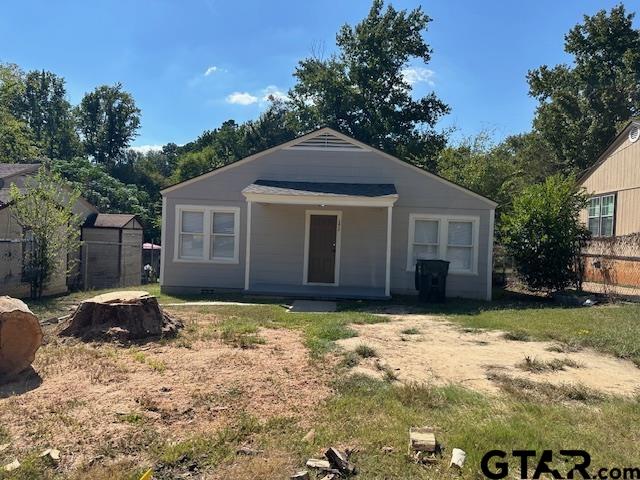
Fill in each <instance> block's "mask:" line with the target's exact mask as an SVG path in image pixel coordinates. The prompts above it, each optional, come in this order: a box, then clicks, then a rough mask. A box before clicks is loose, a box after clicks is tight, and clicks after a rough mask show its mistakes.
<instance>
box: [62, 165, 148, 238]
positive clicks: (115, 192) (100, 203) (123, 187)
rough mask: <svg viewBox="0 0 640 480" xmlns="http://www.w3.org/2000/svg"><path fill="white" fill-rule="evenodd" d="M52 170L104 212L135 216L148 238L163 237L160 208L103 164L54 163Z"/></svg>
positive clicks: (144, 193) (145, 194) (146, 194)
mask: <svg viewBox="0 0 640 480" xmlns="http://www.w3.org/2000/svg"><path fill="white" fill-rule="evenodd" d="M50 167H51V170H52V171H53V172H55V173H58V174H60V175H61V176H62V177H63V178H64V179H66V180H67V181H69V182H70V183H71V185H73V186H74V188H77V189H78V190H80V191H81V192H82V196H83V197H84V198H85V199H87V200H88V201H89V202H90V203H92V204H93V205H95V206H96V207H97V208H98V210H99V211H100V212H102V213H133V214H135V215H137V216H138V217H139V218H140V220H141V221H142V223H143V225H144V227H145V238H146V239H147V240H149V239H152V238H155V239H157V238H159V235H160V231H159V219H158V212H159V205H158V204H157V203H156V204H154V203H153V202H152V201H151V199H150V197H149V194H148V193H147V192H145V191H143V190H142V189H140V188H138V187H137V186H136V185H127V184H125V183H123V182H121V181H119V180H117V179H116V178H114V177H112V176H111V175H110V174H109V173H108V172H107V171H106V169H105V167H104V166H103V165H97V164H95V163H92V162H91V161H89V160H88V159H86V158H73V159H71V160H58V161H56V162H52V163H51V165H50Z"/></svg>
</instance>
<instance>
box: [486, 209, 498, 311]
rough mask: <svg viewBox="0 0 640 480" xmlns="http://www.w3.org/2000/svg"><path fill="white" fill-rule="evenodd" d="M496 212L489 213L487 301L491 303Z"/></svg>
mask: <svg viewBox="0 0 640 480" xmlns="http://www.w3.org/2000/svg"><path fill="white" fill-rule="evenodd" d="M495 218H496V211H495V210H491V212H489V236H488V240H487V243H488V247H487V298H486V299H487V301H491V297H492V291H491V289H492V287H493V229H494V224H495Z"/></svg>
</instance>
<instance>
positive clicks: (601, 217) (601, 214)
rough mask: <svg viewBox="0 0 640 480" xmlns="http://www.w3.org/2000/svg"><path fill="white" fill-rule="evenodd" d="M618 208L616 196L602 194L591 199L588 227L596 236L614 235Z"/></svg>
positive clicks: (588, 208)
mask: <svg viewBox="0 0 640 480" xmlns="http://www.w3.org/2000/svg"><path fill="white" fill-rule="evenodd" d="M615 210H616V196H615V195H613V194H609V195H600V196H597V197H591V198H590V199H589V205H588V207H587V211H588V216H589V220H588V227H589V230H590V231H591V235H593V236H594V237H611V236H613V223H614V222H613V219H614V215H615Z"/></svg>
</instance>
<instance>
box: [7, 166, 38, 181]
mask: <svg viewBox="0 0 640 480" xmlns="http://www.w3.org/2000/svg"><path fill="white" fill-rule="evenodd" d="M40 166H41V165H40V164H39V163H0V178H9V177H14V176H16V175H20V174H24V173H32V172H35V171H36V170H38V169H39V168H40Z"/></svg>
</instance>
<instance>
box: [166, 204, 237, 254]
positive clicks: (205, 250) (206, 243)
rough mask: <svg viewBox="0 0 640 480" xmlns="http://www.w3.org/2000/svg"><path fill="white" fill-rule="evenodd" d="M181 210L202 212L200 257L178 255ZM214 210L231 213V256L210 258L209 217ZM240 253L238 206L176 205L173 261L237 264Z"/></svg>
mask: <svg viewBox="0 0 640 480" xmlns="http://www.w3.org/2000/svg"><path fill="white" fill-rule="evenodd" d="M182 212H202V214H203V221H202V223H203V224H202V236H203V245H202V257H180V232H181V221H182ZM215 212H224V213H233V214H234V216H233V220H234V225H233V231H234V237H235V238H234V242H233V258H215V257H214V258H211V257H210V252H211V242H212V241H213V233H212V232H211V227H212V225H211V218H212V216H213V213H215ZM239 253H240V208H239V207H229V206H214V205H176V210H175V236H174V245H173V261H174V262H176V263H220V264H238V263H239V262H240V260H239Z"/></svg>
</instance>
